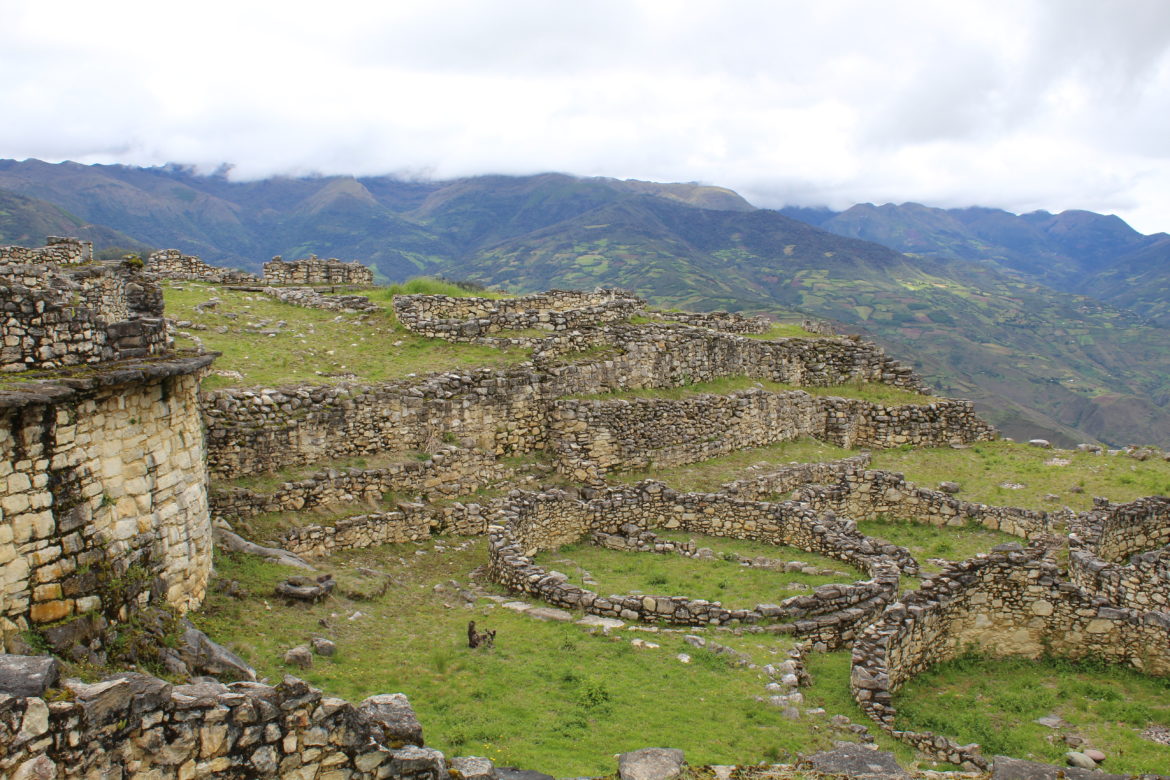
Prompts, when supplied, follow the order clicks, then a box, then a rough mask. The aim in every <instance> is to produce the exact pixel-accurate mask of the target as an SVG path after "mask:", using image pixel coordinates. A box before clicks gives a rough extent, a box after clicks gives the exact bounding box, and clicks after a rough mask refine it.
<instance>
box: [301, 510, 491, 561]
mask: <svg viewBox="0 0 1170 780" xmlns="http://www.w3.org/2000/svg"><path fill="white" fill-rule="evenodd" d="M497 505H498V502H496V501H493V502H489V503H488V504H487V505H486V506H485V505H481V504H474V503H469V504H462V503H458V502H456V503H452V504H446V505H444V504H417V503H401V504H399V505H398V508H397V509H396V510H395V511H391V512H373V513H371V514H366V515H357V516H355V517H347V518H344V519H342V520H338V521H337V522H336V523H335V524H333V525H310V526H305V527H302V528H295V529H293V530H291V531H289V532H288V533H286V534H285V535H284V538H282V539H281V541H280V546H281V547H282V548H284V549H285V550H288V551H289V552H291V553H295V554H296V555H301V556H308V557H320V556H325V555H329V554H331V553H334V552H338V551H340V550H364V549H366V548H368V547H377V546H378V545H382V544H401V543H402V542H421V541H423V540H425V539H428V538H430V537H431V536H433V535H434V534H454V535H458V536H478V535H481V534H484V533H486V532H487V528H488V518H489V517H490V516H491V515H492V514H493V513H494V511H495V510H496V507H497Z"/></svg>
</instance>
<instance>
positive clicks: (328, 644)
mask: <svg viewBox="0 0 1170 780" xmlns="http://www.w3.org/2000/svg"><path fill="white" fill-rule="evenodd" d="M313 652H315V653H316V654H317V655H321V656H325V657H329V656H332V655H336V654H337V645H336V644H334V643H333V642H332V641H331V640H328V639H325V638H323V637H317V638H316V639H314V640H313Z"/></svg>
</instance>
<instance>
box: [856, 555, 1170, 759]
mask: <svg viewBox="0 0 1170 780" xmlns="http://www.w3.org/2000/svg"><path fill="white" fill-rule="evenodd" d="M1046 553H1047V551H1046V550H1045V549H1044V548H1043V547H1041V546H1038V545H1037V546H1033V547H1031V548H1029V549H1028V550H1023V549H1017V550H1004V551H1000V552H995V553H992V554H990V555H979V556H976V557H975V558H972V559H970V560H967V561H964V562H962V563H957V564H954V565H952V566H951V567H950V568H948V569H947V570H946V571H944V572H942V573H941V574H938V575H935V576H934V577H931V578H929V579H927V580H926V581H924V582H923V584H922V586H921V588H920V589H919V590H918V591H915V592H909V593H905V594H903V596H902V600H901V601H899V602H896V603H894V604H891V605H890V606H888V607H887V608H886V610H885V612H884V613H883V614H882V616H881V619H880V620H878V621H877V622H876V623H874V624H873V625H871V626H869V627H868V628H866V629H865V630H864V631H863V632H862V633H861V636H860V637H858V639H857V641H856V642H855V643H854V646H853V671H852V675H851V680H850V686H851V688H852V692H853V696H854V698H855V699H856V700H857V702H858V704H859V705H860V706H861V708H862V709H863V710H864V711H865V712H866V714H868V715H869V716H870V717H871V718H873V719H874V720H875V721H877V722H878V724H879V725H880V726H881V727H882V729H883V730H885V731H887V732H888V733H890V734H891V735H892V736H894V737H896V738H898V739H901V740H903V741H905V742H907V743H909V744H911V745H913V746H914V747H916V748H918V749H919V750H922V751H923V752H925V753H927V754H928V755H932V756H934V757H936V758H939V759H941V760H944V761H950V762H952V763H956V764H958V763H963V762H970V763H972V764H975V765H976V766H979V767H986V766H987V764H988V761H987V759H986V758H985V757H983V756H982V755H981V754H980V753H979V752H978V749H977V748H978V746H976V745H959V744H957V743H956V742H955V741H954V740H953V739H950V738H949V737H945V736H940V735H936V734H930V733H919V732H909V731H904V730H899V729H898V728H897V724H896V721H895V715H896V712H895V709H894V707H893V698H892V695H893V693H895V692H896V691H897V690H898V689H899V688H900V687H901V686H902V685H903V684H904V683H905V682H906V681H907V680H909V679H910V678H912V677H914V676H915V675H917V674H919V673H921V672H922V671H924V670H925V669H927V668H929V667H930V666H932V665H934V664H936V663H939V662H940V661H944V660H947V659H950V658H954V657H957V656H959V655H962V654H963V653H965V652H968V651H969V650H971V649H975V650H977V651H979V652H981V653H985V654H988V655H992V656H1005V655H1017V656H1025V657H1029V658H1039V657H1040V656H1041V655H1044V654H1052V655H1057V656H1062V657H1068V658H1085V657H1092V658H1099V659H1103V660H1105V661H1109V662H1111V663H1120V664H1126V665H1129V666H1133V667H1135V668H1137V669H1139V670H1141V671H1144V672H1146V673H1148V674H1154V675H1167V674H1170V616H1166V615H1159V613H1154V612H1151V613H1147V614H1145V615H1141V614H1139V613H1137V612H1133V611H1130V610H1126V609H1116V608H1113V607H1110V606H1107V605H1102V604H1101V603H1100V600H1098V599H1096V598H1095V597H1094V596H1093V595H1092V594H1090V593H1086V592H1085V591H1083V590H1081V589H1080V588H1078V587H1077V586H1076V585H1073V584H1072V583H1068V582H1063V581H1061V579H1060V571H1059V569H1058V567H1057V565H1056V564H1055V563H1054V562H1053V561H1052V560H1051V559H1050V558H1048V557H1046Z"/></svg>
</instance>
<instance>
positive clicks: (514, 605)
mask: <svg viewBox="0 0 1170 780" xmlns="http://www.w3.org/2000/svg"><path fill="white" fill-rule="evenodd" d="M500 606H501V607H503V608H504V609H510V610H512V611H513V612H527V611H528V610H530V609H532V605H531V604H529V603H528V602H525V601H505V602H504V603H503V604H501V605H500Z"/></svg>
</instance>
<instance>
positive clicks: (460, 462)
mask: <svg viewBox="0 0 1170 780" xmlns="http://www.w3.org/2000/svg"><path fill="white" fill-rule="evenodd" d="M504 476H505V474H504V469H503V467H502V466H501V465H500V463H499V461H498V460H497V459H496V458H495V457H494V456H493V455H490V454H488V453H486V452H483V451H482V450H469V449H462V448H459V447H443V448H442V449H440V451H439V452H436V453H434V454H433V455H431V456H429V457H428V459H427V460H409V461H406V462H404V463H396V464H392V465H389V466H385V467H381V468H370V469H358V468H352V469H346V470H344V471H337V470H333V469H330V470H328V471H323V472H320V473H318V474H314V475H313V476H311V477H308V478H306V479H301V480H296V481H293V482H285V483H283V484H281V485H280V486H279V487H277V488H276V489H275V490H272V491H268V492H263V491H256V490H248V489H245V488H228V489H226V490H218V491H215V492H213V493H212V494H211V511H212V514H213V515H214V516H216V517H225V518H248V517H253V516H255V515H258V514H263V513H265V512H297V511H300V510H303V509H316V508H319V507H326V506H332V505H337V504H347V503H357V502H366V503H371V504H373V503H376V502H378V501H381V500H382V496H383V495H385V494H386V493H391V492H394V493H409V494H412V495H419V496H425V497H426V498H428V499H442V498H449V497H452V496H462V495H467V494H468V493H474V492H475V491H477V490H479V489H480V488H482V487H484V486H486V485H488V484H490V483H492V482H495V481H497V480H500V479H503V478H504Z"/></svg>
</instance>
